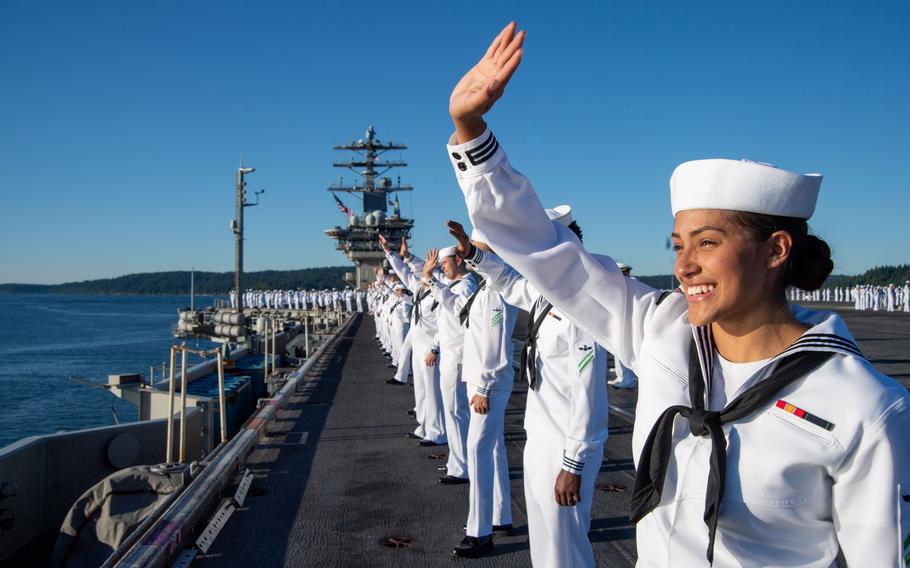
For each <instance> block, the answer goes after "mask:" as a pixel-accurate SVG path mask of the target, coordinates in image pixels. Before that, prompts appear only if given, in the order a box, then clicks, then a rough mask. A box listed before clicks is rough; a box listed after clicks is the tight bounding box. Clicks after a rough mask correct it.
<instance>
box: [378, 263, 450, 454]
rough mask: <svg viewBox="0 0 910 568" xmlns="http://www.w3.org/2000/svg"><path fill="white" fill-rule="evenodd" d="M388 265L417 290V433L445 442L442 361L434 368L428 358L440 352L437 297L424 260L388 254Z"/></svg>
mask: <svg viewBox="0 0 910 568" xmlns="http://www.w3.org/2000/svg"><path fill="white" fill-rule="evenodd" d="M386 258H388V260H389V265H391V267H392V269H393V270H394V271H395V273H396V274H398V277H399V278H400V279H401V281H402V283H404V284H405V286H407V287H408V288H409V289H410V290H411V292H413V293H414V309H413V311H412V312H411V317H412V319H411V331H410V332H409V333H408V337H409V338H411V369H412V372H413V374H414V413H415V414H416V418H417V429H416V430H414V434H415V435H416V436H419V437H420V438H422V439H424V440H428V441H430V442H434V443H436V444H445V443H446V431H445V417H444V415H443V406H442V390H441V388H440V384H439V361H438V358H437V361H436V364H435V365H433V366H432V367H430V366H427V364H426V362H425V359H426V357H427V355H429V354H430V352H431V351H435V352H436V353H439V337H438V334H439V324H438V321H437V308H438V307H439V305H438V303H437V302H436V300H435V299H434V298H433V296H432V295H431V294H430V291H429V289H428V288H427V287H426V286H424V284H423V282H422V281H421V279H420V277H418V276H417V275H418V274H420V267H421V266H422V265H423V262H422V260H421V259H419V258H417V257H415V256H414V255H410V257H409V258H408V260H409V262H408V263H405V262H404V261H402V259H401V257H399V256H398V255H396V254H394V253H392V252H389V253H388V254H386Z"/></svg>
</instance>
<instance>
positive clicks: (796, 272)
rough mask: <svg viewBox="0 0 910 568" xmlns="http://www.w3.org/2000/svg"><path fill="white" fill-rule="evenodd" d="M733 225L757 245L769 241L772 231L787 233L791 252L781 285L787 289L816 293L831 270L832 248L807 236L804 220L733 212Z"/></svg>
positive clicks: (815, 238) (832, 267)
mask: <svg viewBox="0 0 910 568" xmlns="http://www.w3.org/2000/svg"><path fill="white" fill-rule="evenodd" d="M733 221H734V222H736V223H737V224H739V225H741V226H742V227H743V228H744V229H746V230H747V231H749V232H750V233H752V236H753V238H754V239H755V240H756V241H757V242H764V241H766V240H768V237H770V236H771V234H772V233H774V232H775V231H786V232H788V233H790V237H791V238H792V239H793V249H792V250H791V251H790V262H789V264H788V265H787V272H786V277H785V281H784V285H786V286H794V287H796V288H799V289H800V290H805V291H807V292H810V291H812V290H818V289H819V288H821V285H822V284H824V282H825V279H826V278H828V275H829V274H831V271H832V270H834V262H833V261H832V260H831V248H830V247H829V246H828V243H826V242H825V241H823V240H821V239H820V238H818V237H816V236H815V235H810V234H809V225H808V223H806V220H805V219H797V218H796V217H779V216H777V215H763V214H761V213H748V212H745V211H734V212H733Z"/></svg>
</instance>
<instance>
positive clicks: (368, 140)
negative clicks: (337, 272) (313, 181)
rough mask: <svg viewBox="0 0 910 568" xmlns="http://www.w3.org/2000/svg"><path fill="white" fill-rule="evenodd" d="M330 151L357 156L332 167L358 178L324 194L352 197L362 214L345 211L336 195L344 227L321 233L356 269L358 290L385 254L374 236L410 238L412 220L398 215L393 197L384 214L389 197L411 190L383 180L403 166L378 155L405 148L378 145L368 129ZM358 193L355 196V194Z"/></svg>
mask: <svg viewBox="0 0 910 568" xmlns="http://www.w3.org/2000/svg"><path fill="white" fill-rule="evenodd" d="M333 149H334V150H343V151H348V152H354V153H355V154H357V156H355V157H351V158H350V159H348V160H347V161H336V162H335V163H334V164H333V165H334V166H335V167H336V168H347V169H349V170H351V171H352V172H354V173H355V174H357V175H358V176H360V178H362V179H360V180H356V178H355V181H354V182H353V183H352V184H350V185H346V184H345V183H344V179H343V178H342V180H341V181H339V182H338V183H336V184H334V185H331V186H329V188H328V191H330V192H332V193H333V194H334V193H348V194H353V195H355V196H356V197H358V198H359V199H361V201H362V202H363V208H362V212H363V214H362V215H357V214H356V213H354V212H353V211H351V210H350V209H348V208H347V206H345V205H344V204H343V203H342V202H341V201H340V200H338V196H337V195H336V196H335V199H336V200H338V206H339V208H341V210H342V211H344V212H345V213H346V214H347V215H348V222H347V226H346V227H345V228H342V227H338V226H336V227H335V228H333V229H327V230H326V231H325V232H326V234H327V235H328V236H329V238H331V239H334V240H335V241H336V245H335V248H337V249H338V250H340V251H342V252H344V254H345V256H347V257H348V258H349V259H350V260H351V261H352V262H353V263H354V266H355V267H356V270H355V277H354V281H355V282H356V286H357V287H358V288H364V287H365V286H366V284H367V283H368V282H370V281H371V280H372V279H373V274H372V271H373V269H374V268H378V267H380V266H382V263H383V261H384V260H385V254H384V253H383V251H382V249H381V248H380V246H379V242H378V236H379V235H384V236H385V237H386V238H387V239H389V240H390V241H391V242H400V241H401V239H403V238H407V237H409V236H410V232H411V228H412V227H413V226H414V221H413V220H412V219H405V218H403V217H402V216H401V210H400V207H399V205H398V198H397V197H396V198H395V202H394V208H393V210H392V214H391V215H387V214H386V213H387V211H388V205H389V195H391V194H393V193H398V192H399V191H412V190H413V189H414V188H413V187H411V186H410V185H402V184H401V180H400V178H399V179H398V180H397V181H396V182H394V183H393V182H392V179H391V178H389V177H385V174H386V173H387V172H388V171H389V170H391V169H393V168H403V167H406V166H407V163H405V162H403V161H401V160H384V159H382V158H381V156H382V154H384V153H385V152H388V151H389V150H406V149H407V146H405V145H404V144H399V143H397V142H381V141H380V140H379V138H377V136H376V130H375V129H374V128H373V127H372V126H371V127H369V128H368V129H367V131H366V137H365V138H361V139H360V140H352V141H351V142H350V143H349V144H342V145H337V146H333ZM356 194H359V195H356Z"/></svg>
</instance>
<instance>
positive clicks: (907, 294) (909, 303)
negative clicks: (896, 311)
mask: <svg viewBox="0 0 910 568" xmlns="http://www.w3.org/2000/svg"><path fill="white" fill-rule="evenodd" d="M904 311H905V312H910V280H907V281H906V282H905V283H904Z"/></svg>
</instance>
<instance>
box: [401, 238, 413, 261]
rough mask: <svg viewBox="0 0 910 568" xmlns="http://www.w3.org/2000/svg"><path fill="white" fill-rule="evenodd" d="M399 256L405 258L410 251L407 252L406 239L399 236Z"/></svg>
mask: <svg viewBox="0 0 910 568" xmlns="http://www.w3.org/2000/svg"><path fill="white" fill-rule="evenodd" d="M400 252H401V258H403V259H405V260H407V258H408V257H409V256H411V253H409V252H408V239H407V238H405V237H401V251H400Z"/></svg>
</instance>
